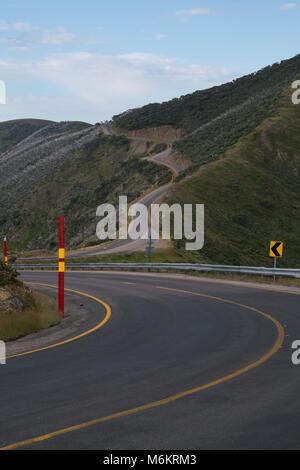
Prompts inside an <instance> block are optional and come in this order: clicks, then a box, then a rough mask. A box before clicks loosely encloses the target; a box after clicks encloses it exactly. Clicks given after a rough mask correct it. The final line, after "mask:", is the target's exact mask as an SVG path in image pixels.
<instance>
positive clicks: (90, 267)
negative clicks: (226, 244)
mask: <svg viewBox="0 0 300 470" xmlns="http://www.w3.org/2000/svg"><path fill="white" fill-rule="evenodd" d="M14 267H15V268H16V269H17V270H20V271H24V270H32V271H35V270H53V271H57V264H16V265H15V266H14ZM66 269H67V270H69V271H72V270H83V271H106V270H108V271H112V270H113V271H147V272H185V273H191V272H198V273H213V272H215V273H230V274H248V275H255V276H269V277H271V276H272V277H274V276H277V277H290V278H296V279H300V269H273V268H259V267H252V266H222V265H210V264H188V263H182V264H178V263H85V264H81V263H66Z"/></svg>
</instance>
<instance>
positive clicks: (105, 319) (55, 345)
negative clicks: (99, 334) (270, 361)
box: [8, 282, 112, 359]
mask: <svg viewBox="0 0 300 470" xmlns="http://www.w3.org/2000/svg"><path fill="white" fill-rule="evenodd" d="M30 284H31V285H35V286H40V287H49V288H51V289H57V287H56V286H52V285H50V284H40V283H35V282H30ZM65 290H66V292H69V293H71V294H76V295H79V296H80V297H86V298H87V299H90V300H94V301H95V302H97V303H98V304H100V305H103V307H104V308H105V311H106V314H105V317H104V319H103V320H102V321H101V322H100V323H98V324H97V325H96V326H95V327H93V328H91V329H89V330H87V331H85V332H83V333H81V334H80V335H77V336H74V337H72V338H69V339H66V340H64V341H60V342H59V343H55V344H51V345H49V346H45V347H42V348H38V349H33V350H31V351H25V352H23V353H19V354H14V355H12V356H8V359H14V358H16V357H23V356H29V355H30V354H35V353H38V352H42V351H47V350H48V349H54V348H58V347H59V346H64V345H65V344H69V343H73V342H74V341H78V340H79V339H82V338H84V337H85V336H88V335H91V334H92V333H95V331H98V330H100V329H101V328H103V327H104V325H106V323H108V322H109V320H110V318H111V313H112V311H111V307H110V305H108V303H107V302H104V301H103V300H101V299H99V298H98V297H95V296H93V295H90V294H86V293H85V292H81V291H77V290H73V289H65Z"/></svg>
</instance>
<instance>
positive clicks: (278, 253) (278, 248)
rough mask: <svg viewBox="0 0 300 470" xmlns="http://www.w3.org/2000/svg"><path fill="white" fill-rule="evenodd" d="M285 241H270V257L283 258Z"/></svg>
mask: <svg viewBox="0 0 300 470" xmlns="http://www.w3.org/2000/svg"><path fill="white" fill-rule="evenodd" d="M283 248H284V243H283V242H274V241H272V242H271V243H270V257H271V258H282V257H283Z"/></svg>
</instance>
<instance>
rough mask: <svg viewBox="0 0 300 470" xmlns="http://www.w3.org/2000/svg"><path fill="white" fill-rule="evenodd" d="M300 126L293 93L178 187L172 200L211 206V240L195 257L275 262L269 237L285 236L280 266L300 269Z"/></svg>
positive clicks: (208, 209)
mask: <svg viewBox="0 0 300 470" xmlns="http://www.w3.org/2000/svg"><path fill="white" fill-rule="evenodd" d="M299 130H300V106H295V105H293V104H292V102H291V98H290V93H288V94H287V96H286V97H285V98H283V99H282V100H281V101H280V103H278V110H277V113H276V116H275V117H272V118H269V119H266V120H265V121H264V122H263V123H262V124H261V125H260V126H258V127H257V128H256V129H255V130H254V131H252V132H251V133H249V134H248V135H247V136H246V137H244V138H242V139H241V140H240V141H239V142H238V143H237V144H236V145H234V146H232V147H231V148H230V149H229V150H227V151H226V152H225V153H224V154H223V155H222V156H221V157H220V158H219V159H218V160H217V161H215V162H213V163H210V164H207V165H204V166H202V168H200V169H199V170H198V171H197V172H196V173H195V174H193V175H192V176H190V177H188V178H186V179H183V180H182V181H181V182H179V183H178V184H177V185H176V186H175V187H174V188H173V191H172V194H171V195H170V201H172V202H173V201H176V202H178V201H179V202H181V203H203V204H205V207H206V243H205V247H204V249H203V250H202V251H201V252H199V253H193V259H194V260H195V261H198V262H208V263H210V262H213V263H222V264H234V265H236V264H241V265H243V264H244V265H249V264H250V265H251V264H259V265H263V266H267V265H269V266H271V265H272V263H273V260H271V259H269V258H268V254H269V242H270V240H280V241H284V242H285V246H286V248H285V256H284V258H283V259H282V260H280V262H279V266H282V267H284V266H289V267H298V268H299V266H300V240H299V233H300V132H299ZM178 248H179V249H181V250H183V245H182V243H180V244H179V245H178Z"/></svg>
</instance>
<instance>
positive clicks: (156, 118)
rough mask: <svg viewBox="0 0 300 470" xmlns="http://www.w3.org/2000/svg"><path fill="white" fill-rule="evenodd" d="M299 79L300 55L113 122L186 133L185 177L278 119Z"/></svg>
mask: <svg viewBox="0 0 300 470" xmlns="http://www.w3.org/2000/svg"><path fill="white" fill-rule="evenodd" d="M299 76H300V55H299V56H296V57H294V58H293V59H289V60H285V61H283V62H281V63H279V64H274V65H272V66H270V67H266V68H264V69H262V70H260V71H259V72H257V73H253V74H250V75H247V76H245V77H242V78H240V79H238V80H234V81H233V82H231V83H227V84H225V85H222V86H218V87H214V88H211V89H209V90H203V91H197V92H195V93H192V94H190V95H187V96H182V97H181V98H179V99H174V100H172V101H169V102H166V103H162V104H151V105H148V106H144V107H143V108H141V109H138V110H134V111H131V112H128V113H126V114H123V115H120V116H115V117H114V123H115V125H116V126H118V127H120V128H124V129H126V130H136V129H141V128H147V127H157V126H163V125H171V126H173V127H175V128H181V129H184V131H185V136H184V137H183V138H182V139H180V140H178V141H177V142H176V143H175V144H174V149H175V150H177V151H179V152H180V153H181V154H183V155H184V156H186V157H187V158H188V159H189V161H191V162H192V164H191V166H190V168H189V169H188V170H187V171H186V172H185V175H187V174H192V173H193V172H195V171H196V170H197V169H198V168H199V167H200V166H201V165H203V164H205V163H208V162H211V161H214V160H216V159H217V158H218V157H219V156H220V155H221V154H222V153H223V152H225V151H226V150H227V149H229V148H230V147H231V146H233V145H234V144H236V143H237V142H238V140H239V139H240V138H241V137H243V136H245V135H247V134H249V132H251V131H253V130H254V129H255V128H256V127H257V126H258V125H259V124H261V123H262V122H263V121H264V120H265V119H266V118H268V117H270V116H273V115H276V113H277V103H278V100H279V99H280V97H281V95H282V91H283V90H285V89H286V88H287V87H288V86H289V87H290V86H291V83H292V82H293V81H294V80H296V79H299ZM182 176H184V175H182ZM182 176H181V177H182Z"/></svg>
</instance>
